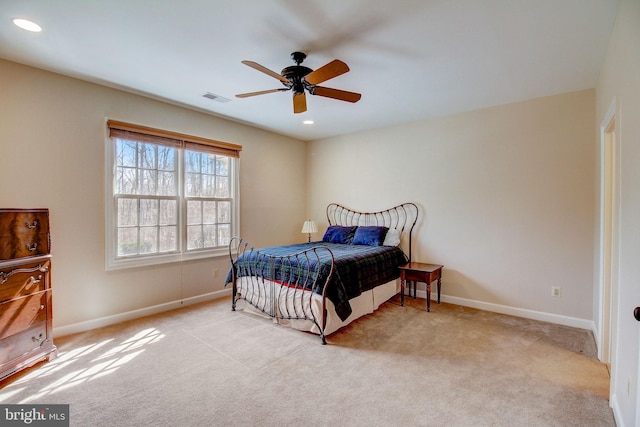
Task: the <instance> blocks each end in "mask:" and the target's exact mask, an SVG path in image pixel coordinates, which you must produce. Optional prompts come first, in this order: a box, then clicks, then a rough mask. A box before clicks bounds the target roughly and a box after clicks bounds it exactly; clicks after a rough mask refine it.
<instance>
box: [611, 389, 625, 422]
mask: <svg viewBox="0 0 640 427" xmlns="http://www.w3.org/2000/svg"><path fill="white" fill-rule="evenodd" d="M609 407H610V408H611V410H612V411H613V419H614V420H615V422H616V425H617V426H618V427H625V424H624V419H623V418H622V414H620V406H619V405H618V398H617V397H616V394H615V393H613V394H612V395H611V399H610V400H609Z"/></svg>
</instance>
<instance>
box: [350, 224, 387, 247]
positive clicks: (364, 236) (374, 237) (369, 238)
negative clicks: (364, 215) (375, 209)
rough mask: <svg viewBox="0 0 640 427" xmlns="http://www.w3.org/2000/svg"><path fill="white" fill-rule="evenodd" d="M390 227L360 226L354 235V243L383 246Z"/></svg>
mask: <svg viewBox="0 0 640 427" xmlns="http://www.w3.org/2000/svg"><path fill="white" fill-rule="evenodd" d="M387 231H389V229H388V228H387V227H374V226H362V227H358V229H357V230H356V234H355V235H354V236H353V242H351V244H352V245H367V246H381V245H382V243H383V242H384V237H385V236H386V235H387Z"/></svg>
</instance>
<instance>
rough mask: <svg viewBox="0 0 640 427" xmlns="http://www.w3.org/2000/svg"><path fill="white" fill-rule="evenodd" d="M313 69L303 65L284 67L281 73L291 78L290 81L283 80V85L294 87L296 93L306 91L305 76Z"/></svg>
mask: <svg viewBox="0 0 640 427" xmlns="http://www.w3.org/2000/svg"><path fill="white" fill-rule="evenodd" d="M312 71H313V70H312V69H311V68H309V67H305V66H303V65H292V66H290V67H286V68H284V69H283V70H282V71H281V72H280V74H281V75H282V76H283V77H286V78H287V79H289V82H288V83H287V82H282V84H283V85H285V86H287V87H289V88H292V89H293V91H294V92H296V93H302V92H304V83H303V79H304V77H305V76H306V75H307V74H309V73H310V72H312Z"/></svg>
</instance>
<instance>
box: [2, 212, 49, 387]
mask: <svg viewBox="0 0 640 427" xmlns="http://www.w3.org/2000/svg"><path fill="white" fill-rule="evenodd" d="M52 319H53V317H52V310H51V243H50V238H49V211H48V210H47V209H0V381H2V380H3V379H5V378H7V377H9V376H10V375H12V374H14V373H16V372H18V371H20V370H21V369H24V368H27V367H29V366H32V365H34V364H35V363H37V362H39V361H41V360H44V359H49V360H51V359H53V358H54V357H55V356H56V347H55V346H54V345H53V335H52V325H53V323H52Z"/></svg>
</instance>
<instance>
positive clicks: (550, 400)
mask: <svg viewBox="0 0 640 427" xmlns="http://www.w3.org/2000/svg"><path fill="white" fill-rule="evenodd" d="M423 304H424V300H421V299H418V300H412V299H409V301H408V304H407V305H405V307H401V306H400V305H399V303H398V300H397V298H394V299H392V300H391V301H389V302H387V303H385V304H384V305H383V306H382V307H381V308H380V309H379V310H378V311H377V312H376V313H374V314H372V315H369V316H366V317H364V318H362V319H360V320H358V321H356V322H355V323H353V324H352V325H350V326H348V327H346V328H344V329H342V330H340V331H338V332H336V333H335V334H333V335H331V336H329V339H328V341H329V345H326V346H323V345H321V344H320V339H319V338H318V337H317V336H315V335H311V334H308V333H303V332H299V331H293V330H290V329H288V328H284V327H281V326H276V325H273V324H271V323H270V322H269V320H267V319H262V318H258V317H256V316H252V315H250V314H246V313H243V312H231V310H230V301H229V299H224V300H218V301H214V302H212V303H207V304H200V305H197V306H192V307H188V308H185V309H182V310H176V311H173V312H170V313H166V314H163V315H157V316H151V317H147V318H143V319H139V320H136V321H131V322H126V323H123V324H120V325H115V326H111V327H106V328H102V329H98V330H94V331H89V332H85V333H81V334H77V335H72V336H67V337H60V338H56V339H55V342H56V344H57V345H58V348H59V357H58V359H56V360H54V361H53V362H51V363H46V364H41V365H39V366H38V367H36V368H35V369H32V370H31V371H29V372H28V373H26V374H23V375H20V376H19V377H18V378H15V379H13V380H12V381H9V382H6V383H5V384H3V386H4V387H3V388H2V389H0V403H46V404H52V403H69V404H70V405H71V406H70V408H71V425H72V426H82V427H85V426H109V427H112V426H146V425H154V426H180V427H183V426H215V425H243V426H276V425H278V426H288V425H291V426H294V425H295V426H302V425H304V426H328V425H334V426H378V425H381V426H382V425H384V426H391V425H394V426H404V425H406V426H411V425H416V426H418V425H428V426H472V425H473V426H513V425H518V426H608V425H611V426H613V425H615V422H614V419H613V415H612V412H611V410H610V408H609V406H608V401H607V399H608V388H609V376H608V373H607V368H606V367H605V366H604V365H603V364H601V363H599V362H598V361H597V360H596V359H595V344H594V342H593V336H592V334H591V333H590V332H588V331H584V330H580V329H574V328H569V327H564V326H558V325H553V324H549V323H544V322H538V321H532V320H527V319H521V318H515V317H510V316H504V315H498V314H494V313H488V312H483V311H478V310H474V309H468V308H463V307H459V306H454V305H449V304H440V305H434V306H433V308H432V312H431V313H427V312H425V311H424V305H423Z"/></svg>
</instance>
